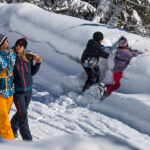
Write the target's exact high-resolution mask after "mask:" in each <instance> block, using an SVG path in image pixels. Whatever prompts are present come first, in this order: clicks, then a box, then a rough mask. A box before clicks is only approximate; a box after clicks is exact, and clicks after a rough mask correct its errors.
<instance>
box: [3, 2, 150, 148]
mask: <svg viewBox="0 0 150 150" xmlns="http://www.w3.org/2000/svg"><path fill="white" fill-rule="evenodd" d="M95 31H102V32H103V33H104V36H105V39H104V41H103V44H104V45H107V46H112V45H115V44H116V41H117V40H118V38H119V37H120V36H122V35H124V36H126V37H127V38H128V40H129V45H130V46H131V47H132V48H133V49H138V50H139V51H144V50H145V49H150V40H147V39H144V38H142V37H140V36H137V35H134V34H131V33H129V32H126V31H123V30H120V29H117V28H113V27H111V26H105V25H103V24H94V23H92V22H88V21H85V20H81V19H76V18H73V17H68V16H63V15H58V14H54V13H50V12H47V11H44V10H42V9H40V8H39V7H37V6H34V5H31V4H28V3H23V4H11V5H6V4H0V33H2V34H6V35H7V36H8V38H9V40H10V44H11V46H13V45H14V43H15V41H16V40H17V39H18V38H21V37H24V36H25V37H27V40H28V50H32V51H33V52H36V53H37V54H39V55H41V56H42V57H43V64H42V65H41V68H40V71H39V72H38V73H37V75H35V76H34V85H33V87H34V89H33V96H32V102H31V104H30V106H29V111H28V115H29V126H30V128H31V132H32V135H33V140H34V141H33V142H32V143H24V142H21V140H20V139H21V138H20V139H18V140H16V141H13V142H10V141H6V140H1V147H2V149H3V150H8V149H10V148H11V149H15V150H17V149H20V148H21V149H24V148H26V147H28V149H37V148H38V149H42V150H43V149H44V150H47V149H59V150H71V149H72V150H75V149H79V150H83V149H87V150H91V149H92V150H109V149H110V150H112V149H115V150H117V149H118V150H132V149H133V150H138V149H141V150H148V149H149V148H150V126H149V124H150V117H149V114H150V94H149V91H150V84H149V83H150V70H149V65H148V64H150V52H147V53H144V54H143V55H140V56H138V57H136V58H134V59H132V61H131V63H130V64H129V66H128V68H127V69H126V70H125V72H124V77H123V79H122V80H121V83H122V86H121V88H120V89H119V90H118V91H117V92H114V93H113V94H112V95H111V96H110V97H108V98H107V99H106V100H105V101H104V102H102V103H100V101H99V98H98V93H97V87H96V86H93V87H91V88H90V89H89V90H87V91H86V92H85V93H84V94H81V89H82V86H83V84H84V82H85V80H86V75H85V73H84V71H83V69H82V67H81V65H80V64H79V63H78V61H77V60H79V59H80V57H81V54H82V52H83V50H84V48H85V46H86V43H87V41H88V39H90V38H91V37H92V35H93V33H94V32H95ZM113 57H114V54H112V55H111V57H110V58H109V59H108V61H106V60H104V59H101V62H100V66H101V67H102V78H101V80H103V82H105V83H107V82H111V81H112V76H111V68H112V67H113ZM104 76H105V78H104ZM15 111H16V109H15V106H14V105H13V107H12V109H11V114H10V118H11V117H12V115H13V114H14V113H15Z"/></svg>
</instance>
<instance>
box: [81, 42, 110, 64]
mask: <svg viewBox="0 0 150 150" xmlns="http://www.w3.org/2000/svg"><path fill="white" fill-rule="evenodd" d="M108 56H109V53H107V52H105V51H103V50H102V49H101V44H100V42H98V41H95V40H93V39H91V40H89V41H88V43H87V46H86V49H85V50H84V52H83V54H82V58H81V63H85V61H86V60H88V58H95V59H96V60H95V61H96V63H98V61H99V57H103V58H108Z"/></svg>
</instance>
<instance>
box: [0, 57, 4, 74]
mask: <svg viewBox="0 0 150 150" xmlns="http://www.w3.org/2000/svg"><path fill="white" fill-rule="evenodd" d="M2 70H3V61H2V59H1V57H0V73H1V72H2Z"/></svg>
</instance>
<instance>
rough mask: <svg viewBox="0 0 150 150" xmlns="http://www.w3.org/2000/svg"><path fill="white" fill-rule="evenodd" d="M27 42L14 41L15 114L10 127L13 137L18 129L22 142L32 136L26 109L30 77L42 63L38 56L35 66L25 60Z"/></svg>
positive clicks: (24, 39) (28, 101) (29, 95)
mask: <svg viewBox="0 0 150 150" xmlns="http://www.w3.org/2000/svg"><path fill="white" fill-rule="evenodd" d="M26 47H27V41H26V38H22V39H19V40H17V41H16V44H15V53H16V63H15V67H14V85H15V93H14V103H15V106H16V108H17V112H16V113H15V115H14V116H13V117H12V120H11V125H12V129H13V132H14V135H15V136H17V130H18V128H19V130H20V134H21V136H22V139H23V140H27V141H31V140H32V135H31V132H30V129H29V125H28V117H27V109H28V106H29V103H30V100H31V95H32V76H33V75H35V74H36V73H37V72H38V70H39V68H40V64H41V62H42V58H41V57H40V56H36V64H35V65H33V61H29V60H28V59H27V55H26V54H27V51H26Z"/></svg>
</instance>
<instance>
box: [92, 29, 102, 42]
mask: <svg viewBox="0 0 150 150" xmlns="http://www.w3.org/2000/svg"><path fill="white" fill-rule="evenodd" d="M103 38H104V36H103V33H102V32H99V31H97V32H95V33H94V34H93V39H94V40H96V41H101V40H103Z"/></svg>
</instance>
